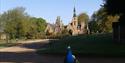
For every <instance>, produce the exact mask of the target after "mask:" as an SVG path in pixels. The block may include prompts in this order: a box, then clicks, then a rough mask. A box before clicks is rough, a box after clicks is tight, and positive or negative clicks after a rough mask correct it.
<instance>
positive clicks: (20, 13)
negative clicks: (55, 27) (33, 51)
mask: <svg viewBox="0 0 125 63" xmlns="http://www.w3.org/2000/svg"><path fill="white" fill-rule="evenodd" d="M45 27H46V20H44V19H43V18H36V17H31V16H29V15H28V14H27V13H26V12H25V8H23V7H17V8H14V9H11V10H8V11H6V12H4V13H3V14H1V15H0V29H1V30H3V32H4V33H6V34H7V36H9V38H10V39H38V38H43V37H45V33H44V30H45Z"/></svg>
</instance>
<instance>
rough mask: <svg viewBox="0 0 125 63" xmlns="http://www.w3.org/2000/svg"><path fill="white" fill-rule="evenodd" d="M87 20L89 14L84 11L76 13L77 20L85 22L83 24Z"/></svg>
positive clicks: (86, 22)
mask: <svg viewBox="0 0 125 63" xmlns="http://www.w3.org/2000/svg"><path fill="white" fill-rule="evenodd" d="M88 21H89V16H88V15H87V14H86V13H80V14H79V15H78V22H79V23H81V22H85V24H86V25H87V24H88Z"/></svg>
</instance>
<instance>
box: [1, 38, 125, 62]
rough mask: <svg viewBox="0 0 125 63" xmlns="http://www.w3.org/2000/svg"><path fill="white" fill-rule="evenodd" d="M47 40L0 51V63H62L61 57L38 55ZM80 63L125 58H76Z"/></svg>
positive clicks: (113, 60)
mask: <svg viewBox="0 0 125 63" xmlns="http://www.w3.org/2000/svg"><path fill="white" fill-rule="evenodd" d="M47 43H49V40H42V41H40V40H39V41H37V40H36V41H29V42H27V43H22V44H21V45H17V46H13V47H8V48H2V49H0V63H63V60H64V56H63V55H47V54H46V55H45V54H44V55H38V54H36V53H35V52H36V49H39V48H42V47H44V45H45V44H47ZM78 60H79V61H80V63H125V58H94V57H78Z"/></svg>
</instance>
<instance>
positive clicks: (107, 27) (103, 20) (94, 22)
mask: <svg viewBox="0 0 125 63" xmlns="http://www.w3.org/2000/svg"><path fill="white" fill-rule="evenodd" d="M118 19H119V16H118V15H115V16H112V15H108V14H107V12H106V11H105V8H104V7H102V8H100V9H99V10H98V11H97V12H95V13H94V14H93V15H92V18H91V22H90V23H89V26H90V28H91V31H92V32H95V33H96V32H100V33H102V32H103V33H109V32H112V22H117V21H118Z"/></svg>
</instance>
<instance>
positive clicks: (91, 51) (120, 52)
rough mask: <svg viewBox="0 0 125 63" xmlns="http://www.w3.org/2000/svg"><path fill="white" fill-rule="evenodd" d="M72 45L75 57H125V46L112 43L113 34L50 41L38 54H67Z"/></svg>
mask: <svg viewBox="0 0 125 63" xmlns="http://www.w3.org/2000/svg"><path fill="white" fill-rule="evenodd" d="M68 45H70V46H71V49H72V51H73V53H74V54H75V55H81V56H111V57H112V56H113V57H125V45H123V44H116V43H113V42H112V34H111V33H107V34H92V35H79V36H71V37H64V38H62V39H60V40H55V41H53V40H52V41H50V43H49V44H48V45H47V46H46V47H45V48H41V49H39V50H38V51H37V53H38V54H65V53H66V48H67V46H68Z"/></svg>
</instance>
